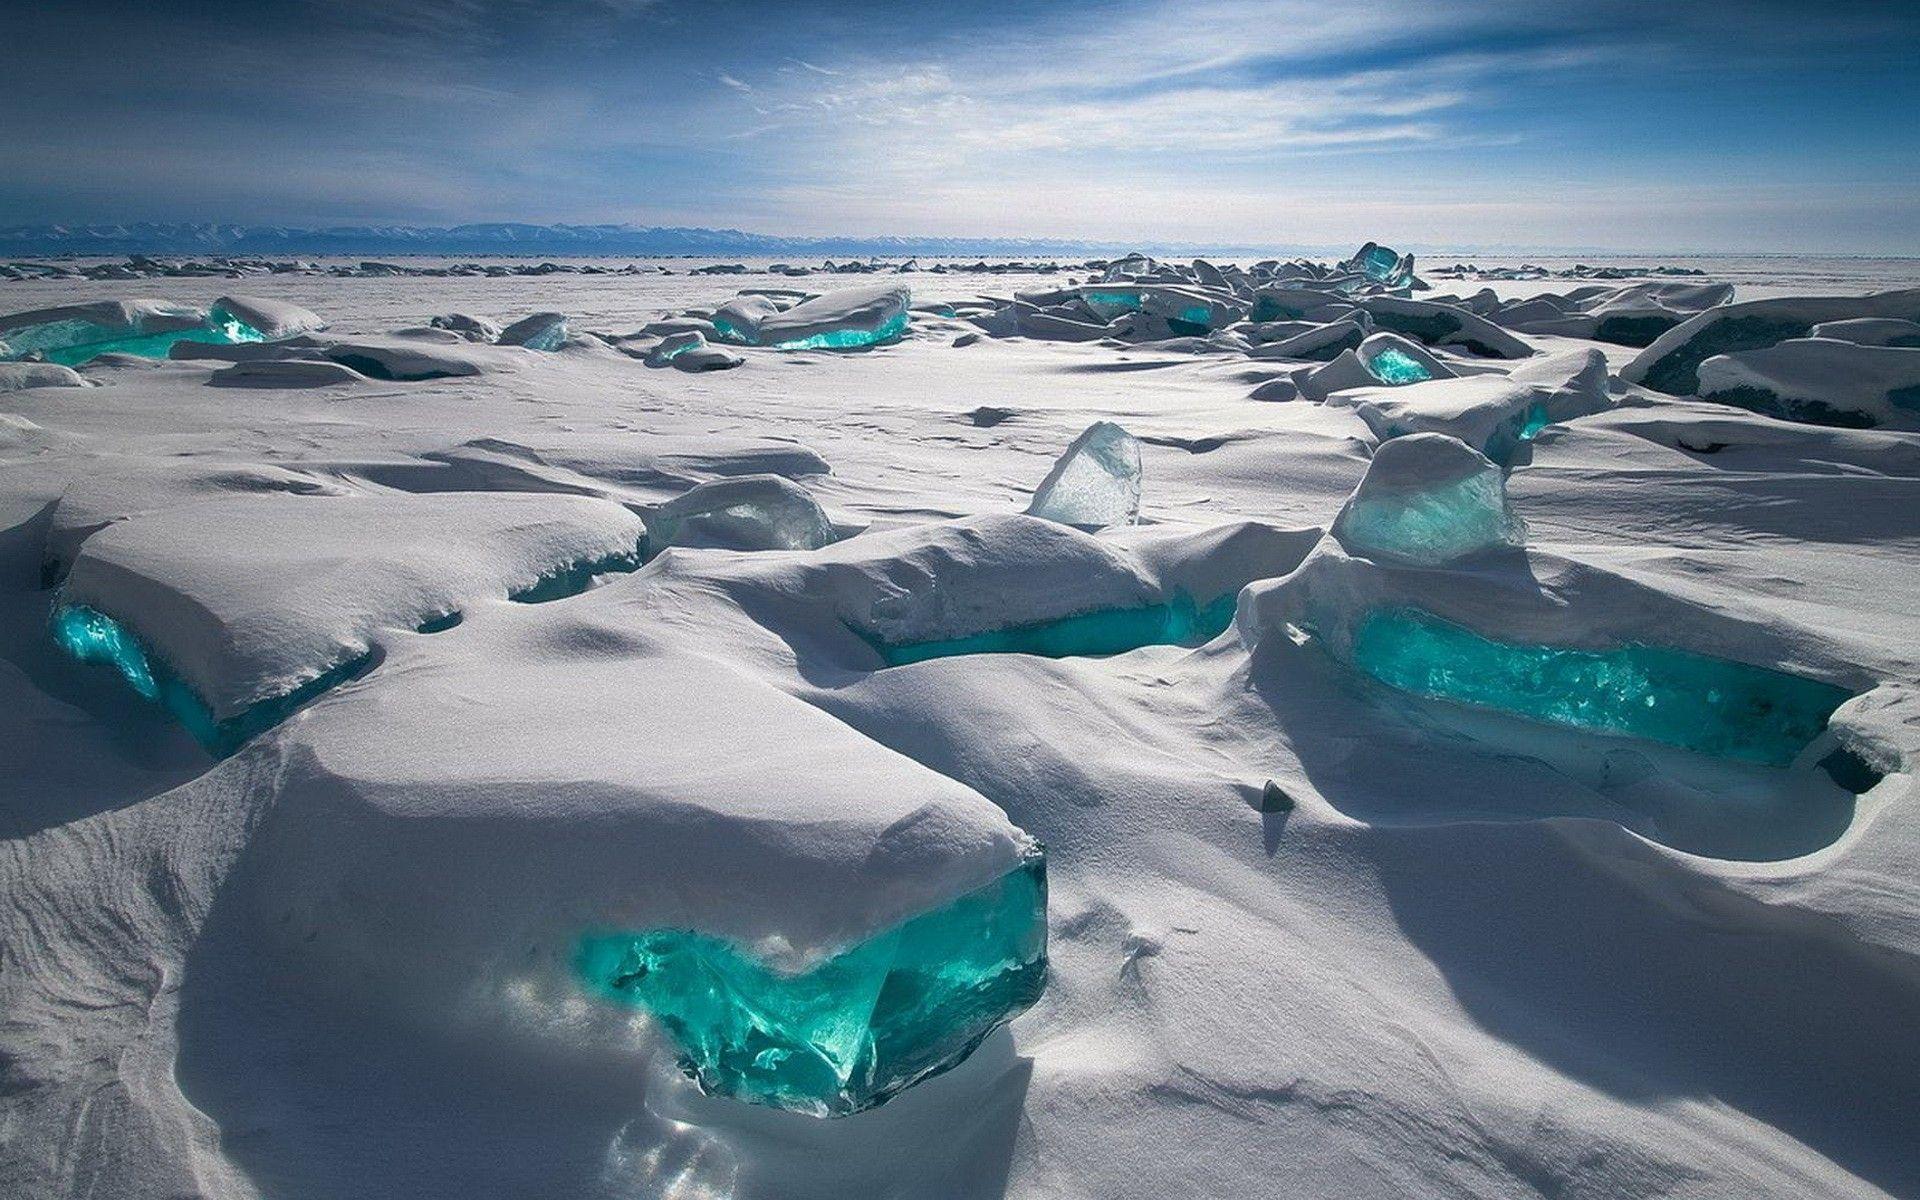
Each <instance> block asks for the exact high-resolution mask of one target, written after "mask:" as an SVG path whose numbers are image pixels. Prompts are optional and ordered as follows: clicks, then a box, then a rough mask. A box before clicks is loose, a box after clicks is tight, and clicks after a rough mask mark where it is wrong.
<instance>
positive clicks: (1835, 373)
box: [1698, 337, 1920, 429]
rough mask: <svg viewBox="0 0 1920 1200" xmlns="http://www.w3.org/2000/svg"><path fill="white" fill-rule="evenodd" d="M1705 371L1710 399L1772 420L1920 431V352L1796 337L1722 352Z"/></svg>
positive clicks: (1704, 392) (1704, 390)
mask: <svg viewBox="0 0 1920 1200" xmlns="http://www.w3.org/2000/svg"><path fill="white" fill-rule="evenodd" d="M1698 373H1699V381H1700V384H1699V392H1700V397H1701V398H1702V399H1704V400H1713V401H1717V402H1719V403H1721V404H1732V405H1735V406H1737V407H1739V408H1746V409H1752V410H1753V411H1755V412H1759V413H1763V414H1765V415H1767V416H1772V417H1780V418H1783V419H1785V420H1789V421H1805V422H1808V423H1810V424H1815V425H1836V426H1843V427H1850V428H1857V429H1867V428H1873V427H1876V426H1881V425H1906V426H1908V427H1914V426H1920V348H1907V347H1901V346H1863V345H1859V344H1857V343H1854V342H1846V341H1840V340H1837V339H1834V338H1821V337H1808V338H1791V339H1788V340H1787V341H1783V342H1779V343H1776V344H1775V345H1772V346H1766V347H1763V348H1761V349H1757V350H1736V351H1732V352H1730V353H1727V354H1716V355H1714V356H1713V357H1712V358H1709V359H1707V360H1706V361H1705V362H1702V363H1701V364H1700V367H1699V372H1698Z"/></svg>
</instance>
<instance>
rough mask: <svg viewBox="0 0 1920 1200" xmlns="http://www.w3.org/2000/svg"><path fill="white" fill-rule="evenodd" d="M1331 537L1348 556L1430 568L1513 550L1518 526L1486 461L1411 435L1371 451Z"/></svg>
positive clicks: (1437, 437)
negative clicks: (1464, 557)
mask: <svg viewBox="0 0 1920 1200" xmlns="http://www.w3.org/2000/svg"><path fill="white" fill-rule="evenodd" d="M1333 534H1334V536H1335V537H1336V538H1338V539H1339V540H1340V544H1341V545H1342V546H1345V547H1346V548H1347V550H1348V551H1349V552H1351V553H1353V554H1357V555H1361V556H1364V557H1367V558H1377V559H1386V560H1389V561H1393V562H1400V563H1409V564H1413V565H1416V566H1437V565H1439V564H1441V563H1446V562H1451V561H1452V560H1454V559H1456V558H1459V557H1461V556H1462V555H1465V554H1470V553H1473V552H1474V551H1476V550H1485V549H1489V548H1492V547H1495V546H1518V545H1521V544H1522V543H1523V542H1524V541H1525V540H1526V526H1525V524H1524V523H1523V522H1522V521H1521V520H1520V518H1519V517H1517V516H1515V515H1514V514H1513V511H1512V510H1511V509H1510V508H1509V507H1508V505H1507V489H1506V480H1505V476H1504V475H1503V473H1502V472H1501V470H1500V468H1499V467H1498V466H1495V465H1494V463H1493V462H1492V460H1490V459H1488V458H1487V457H1486V456H1485V455H1483V454H1481V453H1480V452H1479V451H1478V450H1475V449H1474V448H1473V447H1471V446H1469V445H1467V444H1466V443H1465V442H1463V441H1461V440H1460V439H1459V438H1455V437H1449V436H1447V435H1446V434H1441V433H1415V434H1408V435H1407V436H1405V437H1397V438H1392V439H1390V440H1388V441H1386V442H1383V443H1381V445H1380V448H1379V449H1378V450H1376V451H1374V455H1373V462H1372V463H1371V464H1370V465H1369V466H1368V467H1367V473H1366V476H1365V477H1364V478H1363V479H1361V481H1360V486H1359V487H1358V488H1356V489H1355V490H1354V493H1353V497H1352V498H1351V499H1350V500H1348V501H1347V505H1346V507H1345V508H1343V509H1342V510H1341V511H1340V515H1339V516H1338V517H1337V518H1335V520H1334V523H1333Z"/></svg>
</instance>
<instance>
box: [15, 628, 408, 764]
mask: <svg viewBox="0 0 1920 1200" xmlns="http://www.w3.org/2000/svg"><path fill="white" fill-rule="evenodd" d="M53 639H54V642H55V643H56V644H57V645H59V647H60V648H61V649H62V650H64V651H65V652H66V653H68V654H69V655H72V656H73V657H74V658H76V659H78V660H79V661H81V662H86V663H101V664H104V665H106V666H109V667H112V668H113V669H114V670H115V671H117V672H119V674H120V677H121V678H122V679H124V680H126V683H127V686H128V687H130V688H132V689H133V690H134V691H135V692H137V693H139V694H140V695H141V696H142V697H144V698H146V699H148V700H151V701H153V702H154V703H156V704H159V705H161V706H162V707H164V708H165V709H166V710H167V711H168V712H169V713H171V714H173V717H174V719H175V720H177V721H179V722H180V724H181V725H183V726H184V727H185V728H186V730H187V732H188V733H190V734H192V735H193V739H194V740H195V741H197V742H199V743H200V745H201V747H202V748H203V749H205V750H206V752H207V753H209V754H211V755H213V756H214V757H216V758H224V757H226V756H227V755H229V754H232V753H233V752H234V751H235V750H238V749H239V748H240V747H241V746H243V745H245V744H246V743H247V742H248V741H250V740H252V739H253V738H254V737H257V736H258V735H260V734H262V733H265V732H266V731H267V730H269V729H272V728H273V727H274V726H275V725H278V724H279V723H280V722H282V721H284V720H286V719H287V718H288V717H289V716H291V715H292V714H293V713H294V711H295V710H296V709H299V708H302V707H304V706H306V705H307V704H310V703H312V702H313V701H314V700H316V699H318V698H319V697H320V695H321V693H323V692H326V691H328V690H329V689H331V688H333V687H335V686H337V685H339V684H342V683H345V682H346V681H348V680H350V679H353V678H355V677H356V676H359V675H361V674H363V673H365V672H366V670H367V669H368V668H369V667H371V666H372V665H373V655H372V654H371V653H368V654H363V655H361V656H359V657H357V658H353V659H349V660H347V661H344V662H341V663H338V664H336V665H335V666H333V667H331V668H329V669H328V670H326V671H324V672H322V673H321V674H319V675H317V676H315V677H314V678H312V679H310V680H308V681H307V682H306V683H303V684H301V685H300V686H299V687H297V688H295V689H293V690H292V691H290V692H287V693H285V694H284V695H281V696H276V697H274V698H273V699H271V700H263V701H261V702H260V703H258V704H255V705H253V706H252V707H250V708H248V709H246V710H245V711H243V712H241V713H239V714H238V715H236V716H232V717H228V718H227V719H225V720H217V719H215V717H214V715H213V713H212V711H211V710H210V709H208V707H207V705H206V703H205V702H204V701H202V700H201V699H200V697H199V696H198V695H196V694H195V693H194V691H193V689H192V688H191V687H188V686H187V684H186V683H185V681H183V680H181V679H180V678H179V677H178V676H176V675H174V674H173V673H172V672H171V671H169V670H168V669H167V668H166V666H165V665H164V664H162V663H160V662H158V661H156V660H155V659H154V658H153V657H152V656H151V655H149V654H148V653H147V651H146V648H145V647H143V646H142V645H141V644H140V642H139V640H138V639H137V638H135V637H134V636H133V634H132V632H131V631H129V630H128V629H127V627H126V626H125V625H122V624H121V623H120V622H119V621H116V620H114V619H113V618H112V617H110V616H107V615H106V614H105V613H102V612H99V611H97V610H95V609H91V608H88V607H86V606H84V605H64V606H62V607H61V608H60V609H59V610H57V611H56V612H55V613H54V616H53Z"/></svg>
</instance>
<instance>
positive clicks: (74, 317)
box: [0, 300, 267, 367]
mask: <svg viewBox="0 0 1920 1200" xmlns="http://www.w3.org/2000/svg"><path fill="white" fill-rule="evenodd" d="M265 340H267V338H266V335H265V334H264V333H262V332H261V331H260V330H258V329H255V328H254V327H253V326H251V325H249V324H247V323H246V322H245V321H244V320H242V319H241V318H240V317H238V316H236V315H235V314H234V313H232V312H230V311H228V310H227V309H226V308H224V307H223V306H222V305H220V304H216V305H215V306H214V307H213V309H212V310H211V311H208V310H203V309H199V308H195V307H193V306H191V305H185V304H175V303H173V302H171V301H166V300H100V301H94V302H91V303H87V304H72V305H65V306H62V307H58V308H46V309H37V310H34V311H31V312H23V313H14V314H13V315H11V316H8V317H0V358H22V357H25V356H26V355H29V354H38V355H41V356H42V357H44V358H45V359H46V360H47V361H48V362H52V363H57V364H59V365H62V366H69V367H72V366H79V365H80V364H81V363H84V362H88V361H90V360H92V359H95V358H98V357H99V356H101V355H102V354H134V355H139V356H141V357H145V358H165V357H166V356H167V352H168V350H169V349H171V348H172V347H173V345H174V344H175V343H176V342H213V343H223V344H229V345H231V344H236V343H242V342H261V341H265Z"/></svg>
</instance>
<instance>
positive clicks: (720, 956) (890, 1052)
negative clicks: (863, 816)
mask: <svg viewBox="0 0 1920 1200" xmlns="http://www.w3.org/2000/svg"><path fill="white" fill-rule="evenodd" d="M574 962H575V968H576V970H577V972H578V974H579V978H580V980H581V982H582V984H583V985H584V986H585V987H586V988H587V990H588V991H589V992H591V993H592V994H594V995H598V996H600V997H602V998H604V999H607V1000H612V1001H615V1002H617V1003H622V1004H628V1005H633V1006H635V1007H638V1008H642V1009H644V1010H646V1011H647V1012H648V1013H650V1014H651V1015H652V1016H653V1018H654V1019H655V1020H656V1021H658V1022H659V1024H660V1026H661V1027H662V1028H663V1029H664V1030H665V1032H666V1033H667V1034H668V1035H669V1036H670V1037H671V1038H672V1040H673V1042H674V1044H675V1046H676V1047H677V1048H678V1050H679V1053H680V1065H681V1068H682V1069H683V1070H685V1071H686V1073H687V1074H688V1075H690V1076H692V1077H693V1079H694V1080H695V1081H696V1082H698V1083H699V1085H700V1087H701V1089H702V1090H703V1091H705V1092H708V1093H710V1094H714V1095H720V1096H730V1097H733V1098H734V1099H738V1100H745V1101H749V1102H751V1103H755V1104H765V1105H770V1106H772V1107H775V1108H783V1109H788V1110H791V1111H794V1112H801V1113H807V1114H810V1115H812V1116H816V1117H835V1116H845V1115H847V1114H849V1113H856V1112H860V1111H862V1110H864V1109H869V1108H873V1107H875V1106H877V1105H880V1104H884V1103H886V1102H887V1100H889V1099H891V1098H892V1097H894V1096H896V1095H898V1094H899V1093H900V1092H902V1091H904V1090H905V1089H907V1088H909V1087H911V1086H913V1085H914V1084H915V1083H918V1082H919V1081H921V1080H923V1079H926V1078H929V1077H930V1076H933V1075H937V1074H939V1073H940V1072H942V1071H945V1070H948V1069H950V1068H952V1067H954V1066H957V1065H959V1064H960V1063H961V1062H962V1061H964V1060H965V1059H966V1057H967V1056H968V1055H969V1054H971V1053H972V1052H973V1050H974V1048H975V1047H977V1046H978V1045H979V1044H980V1043H981V1042H982V1041H983V1040H985V1038H986V1037H987V1035H988V1034H990V1033H992V1032H993V1031H994V1030H995V1029H997V1028H998V1027H999V1026H1001V1025H1003V1024H1005V1023H1006V1022H1007V1021H1009V1020H1011V1019H1012V1018H1013V1017H1015V1016H1017V1015H1018V1014H1019V1013H1021V1012H1023V1011H1025V1010H1026V1009H1027V1008H1028V1007H1030V1006H1031V1005H1032V1004H1033V1003H1034V1001H1036V1000H1038V999H1039V997H1040V993H1041V990H1042V989H1043V988H1044V987H1045V986H1046V977H1047V873H1046V856H1045V854H1044V852H1043V851H1042V850H1041V849H1040V848H1039V847H1038V846H1035V847H1034V848H1033V849H1032V850H1031V851H1030V852H1029V853H1028V854H1027V856H1026V858H1025V861H1023V862H1022V863H1021V865H1020V866H1018V867H1016V868H1015V869H1014V870H1012V871H1009V872H1008V873H1007V874H1005V875H1003V876H1001V877H1000V878H999V879H997V880H995V881H994V882H992V883H990V884H988V885H987V886H985V887H983V888H979V889H977V890H975V891H972V892H969V893H967V894H966V895H964V896H962V897H960V898H959V899H958V900H956V901H954V902H953V903H952V904H949V905H947V906H945V907H944V908H940V909H936V910H935V911H933V912H929V913H923V914H921V915H920V916H917V917H913V918H911V919H909V920H907V921H905V922H903V923H902V924H899V925H896V926H894V927H893V928H891V929H889V930H886V931H885V932H883V933H880V934H877V935H876V936H874V937H871V938H869V939H867V940H866V941H863V942H861V943H859V944H858V945H855V946H853V947H851V948H849V949H846V950H843V951H841V952H840V953H838V954H835V955H833V956H832V957H831V958H828V959H826V960H824V961H822V962H820V963H818V964H817V965H815V966H813V967H811V968H809V969H807V970H804V971H800V972H797V973H783V972H780V971H777V970H775V969H773V968H771V967H768V966H766V965H765V964H764V963H762V962H761V961H759V960H758V959H757V958H755V957H754V956H753V955H752V954H750V953H749V952H747V951H746V950H743V949H741V948H740V947H738V946H736V945H734V944H733V943H731V942H728V941H726V940H724V939H721V938H716V937H711V936H708V935H706V934H702V933H696V932H693V931H691V930H685V929H657V930H649V931H645V932H639V933H620V932H597V933H591V934H588V935H587V936H585V937H583V938H582V939H581V941H580V943H579V946H578V947H577V950H576V953H575V959H574Z"/></svg>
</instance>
